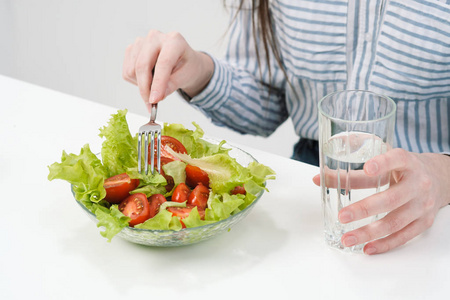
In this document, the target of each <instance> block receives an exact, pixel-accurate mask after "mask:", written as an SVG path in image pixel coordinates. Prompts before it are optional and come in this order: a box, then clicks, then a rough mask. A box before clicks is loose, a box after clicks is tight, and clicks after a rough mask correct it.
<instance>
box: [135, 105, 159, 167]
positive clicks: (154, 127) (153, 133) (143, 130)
mask: <svg viewBox="0 0 450 300" xmlns="http://www.w3.org/2000/svg"><path fill="white" fill-rule="evenodd" d="M157 109H158V104H152V108H151V113H150V121H149V122H148V123H147V124H145V125H142V126H141V127H140V128H139V139H138V171H139V172H140V173H145V175H147V174H148V165H149V162H148V151H149V147H148V143H149V141H148V140H149V136H150V138H151V139H150V149H151V151H150V166H151V172H152V174H154V173H155V138H156V140H157V141H156V143H157V151H156V152H157V161H156V166H157V169H158V173H161V125H159V124H157V123H155V119H156V112H157ZM142 139H144V147H145V148H144V170H142Z"/></svg>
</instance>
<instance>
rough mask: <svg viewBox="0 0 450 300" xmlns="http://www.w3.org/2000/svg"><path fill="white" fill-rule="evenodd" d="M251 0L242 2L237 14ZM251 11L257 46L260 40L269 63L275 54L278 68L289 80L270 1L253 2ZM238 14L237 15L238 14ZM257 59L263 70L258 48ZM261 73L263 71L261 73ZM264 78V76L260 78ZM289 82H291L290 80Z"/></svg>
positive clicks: (270, 76)
mask: <svg viewBox="0 0 450 300" xmlns="http://www.w3.org/2000/svg"><path fill="white" fill-rule="evenodd" d="M247 1H249V0H240V4H239V8H238V10H237V13H238V12H239V11H241V10H242V9H243V7H244V6H243V5H244V3H245V2H247ZM251 2H252V3H251V10H252V31H253V38H254V40H255V45H257V41H256V40H257V38H258V34H259V38H260V39H261V41H262V43H263V48H264V57H265V60H266V61H267V62H269V61H270V53H272V54H273V56H274V58H275V60H276V62H277V64H278V66H279V67H280V69H281V71H282V72H283V74H284V76H285V78H286V80H288V77H287V74H286V69H285V67H284V65H283V61H282V58H281V53H280V50H279V47H278V39H277V37H276V35H275V32H274V24H273V20H272V13H271V11H270V6H269V0H251ZM237 13H236V14H237ZM255 52H256V59H257V62H258V65H259V67H260V70H261V53H260V51H259V48H258V47H256V49H255ZM268 71H269V80H270V79H271V78H272V70H271V69H270V64H268ZM260 73H261V71H260ZM260 77H262V76H260ZM288 82H289V80H288Z"/></svg>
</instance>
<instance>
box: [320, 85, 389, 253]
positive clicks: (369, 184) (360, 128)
mask: <svg viewBox="0 0 450 300" xmlns="http://www.w3.org/2000/svg"><path fill="white" fill-rule="evenodd" d="M395 112H396V105H395V102H394V101H393V100H392V99H390V98H389V97H386V96H383V95H378V94H376V93H373V92H370V91H360V90H347V91H338V92H335V93H332V94H329V95H327V96H325V97H324V98H322V99H321V100H320V102H319V152H320V183H321V197H322V206H323V214H324V226H325V228H324V231H325V241H326V242H327V244H329V245H330V246H331V247H334V248H337V249H340V250H344V251H346V252H362V249H363V247H364V245H363V244H362V245H356V246H353V247H344V246H343V244H342V243H341V237H342V235H343V234H344V233H346V232H348V231H351V230H354V229H356V228H359V227H362V226H364V225H367V224H369V223H371V222H374V221H376V220H378V219H380V218H382V217H383V216H384V215H385V214H382V215H376V216H371V217H368V218H366V219H363V220H360V221H355V222H351V223H348V224H341V223H340V222H339V219H338V213H339V211H340V210H341V209H342V208H343V207H346V206H348V205H350V204H352V203H355V202H357V201H360V200H361V199H364V198H366V197H368V196H370V195H373V194H375V193H379V192H382V191H385V190H386V189H388V188H389V181H390V173H386V174H382V175H380V176H375V177H374V176H367V175H366V174H365V173H364V171H363V166H364V163H365V162H366V161H367V160H369V159H371V158H372V157H374V156H376V155H379V154H382V153H385V152H386V151H388V150H389V149H391V148H392V142H393V136H394V126H395Z"/></svg>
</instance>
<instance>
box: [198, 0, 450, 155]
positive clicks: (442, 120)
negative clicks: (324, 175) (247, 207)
mask: <svg viewBox="0 0 450 300" xmlns="http://www.w3.org/2000/svg"><path fill="white" fill-rule="evenodd" d="M236 7H237V6H236V5H234V6H233V5H230V8H231V13H232V15H234V13H235V9H236ZM270 8H271V11H272V17H273V20H274V27H275V32H276V35H277V37H278V39H279V48H280V52H281V56H282V60H283V64H284V66H285V68H286V70H287V75H288V78H289V81H290V82H291V85H289V84H288V82H287V80H286V78H285V77H284V75H283V73H282V72H281V70H280V68H279V66H278V65H277V63H276V62H275V60H274V59H273V60H271V61H269V62H267V61H264V62H263V63H262V69H260V68H259V66H258V63H257V60H256V55H255V50H254V47H255V45H254V40H253V36H252V29H251V11H250V10H249V9H244V10H242V11H241V12H239V14H238V15H237V18H236V19H235V22H233V23H232V26H231V28H230V43H229V46H228V49H227V54H226V57H225V58H224V59H222V60H219V59H216V58H213V60H214V63H215V71H214V75H213V77H212V79H211V81H210V83H209V84H208V86H207V87H206V88H205V89H204V90H203V91H202V92H201V93H200V94H199V95H197V96H196V97H194V98H193V99H192V100H191V103H192V104H193V105H195V106H197V107H198V108H199V109H200V110H202V111H203V112H204V113H205V114H206V115H207V116H209V117H210V118H211V119H212V122H213V123H215V124H218V125H221V126H227V127H230V128H232V129H234V130H236V131H238V132H241V133H248V134H254V135H261V136H268V135H270V134H271V133H273V132H274V131H275V129H276V128H277V127H278V126H279V125H280V124H282V123H283V122H284V121H285V120H286V119H287V118H289V117H290V118H291V120H292V123H293V126H294V128H295V131H296V132H297V134H298V135H299V136H300V137H304V138H308V139H314V140H317V139H318V134H319V132H318V122H317V103H318V101H319V100H320V99H321V98H322V97H324V96H325V95H326V94H329V93H331V92H334V91H337V90H344V89H364V90H371V91H373V92H376V93H379V94H384V95H387V96H389V97H391V98H392V99H393V100H394V101H395V102H396V103H397V125H396V131H395V140H396V145H395V146H396V147H401V148H404V149H406V150H409V151H413V152H447V153H448V152H450V131H449V128H450V103H449V99H450V1H447V0H428V1H426V0H408V1H401V0H390V1H389V0H355V1H343V0H337V1H331V0H317V1H314V0H276V1H272V2H271V3H270ZM258 47H259V49H263V48H262V46H261V45H258ZM261 52H262V53H263V50H261ZM261 58H264V54H262V56H261ZM268 64H270V66H271V69H272V78H271V80H270V81H269V74H268V68H267V65H268ZM260 76H262V77H260ZM261 78H262V80H261ZM267 85H271V86H274V87H276V88H277V89H278V92H271V93H270V94H269V93H268V92H267ZM269 95H270V96H269Z"/></svg>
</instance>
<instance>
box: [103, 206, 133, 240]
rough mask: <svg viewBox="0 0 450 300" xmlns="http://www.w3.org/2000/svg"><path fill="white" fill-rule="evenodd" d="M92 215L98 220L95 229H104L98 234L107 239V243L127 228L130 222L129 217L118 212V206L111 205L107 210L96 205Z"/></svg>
mask: <svg viewBox="0 0 450 300" xmlns="http://www.w3.org/2000/svg"><path fill="white" fill-rule="evenodd" d="M94 213H95V216H96V217H97V220H98V223H97V227H104V228H105V230H104V231H101V232H100V234H101V235H102V236H103V237H105V238H107V239H108V241H109V242H110V241H111V239H112V238H113V237H114V236H115V235H116V234H118V233H119V232H121V231H122V229H124V228H125V227H128V222H129V221H130V218H129V217H127V216H125V215H124V214H122V212H120V211H119V209H118V205H112V206H111V207H110V208H109V209H108V208H106V207H103V206H101V205H97V206H96V209H95V211H94Z"/></svg>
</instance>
